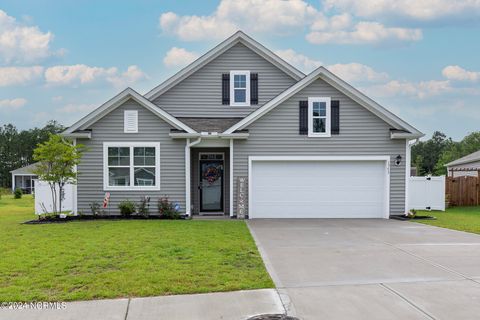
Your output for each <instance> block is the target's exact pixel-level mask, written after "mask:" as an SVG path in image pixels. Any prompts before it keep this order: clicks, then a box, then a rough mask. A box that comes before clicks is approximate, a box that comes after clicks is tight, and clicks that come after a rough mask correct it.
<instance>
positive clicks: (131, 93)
mask: <svg viewBox="0 0 480 320" xmlns="http://www.w3.org/2000/svg"><path fill="white" fill-rule="evenodd" d="M128 99H133V100H134V101H136V102H138V103H139V104H140V105H141V106H143V107H145V108H146V109H147V110H149V111H151V112H152V113H154V114H155V115H157V116H158V117H159V118H161V119H163V120H164V121H165V122H167V123H168V124H170V125H171V126H173V127H174V128H176V129H179V130H184V131H186V132H187V133H197V132H196V131H195V130H193V129H192V128H190V127H189V126H187V125H186V124H184V123H183V122H181V121H180V120H178V119H177V118H175V117H174V116H172V115H170V114H169V113H167V112H165V111H164V110H162V109H161V108H160V107H158V106H156V105H154V104H153V103H151V102H150V101H148V100H147V99H145V97H143V96H142V95H140V94H139V93H138V92H136V91H135V90H133V89H132V88H127V89H125V90H123V91H122V92H120V93H119V94H117V95H116V96H115V97H113V98H112V99H110V100H108V101H107V102H105V103H104V104H102V105H101V106H100V107H98V108H97V109H95V110H94V111H92V112H90V113H89V114H88V115H86V116H85V117H83V118H82V119H80V120H79V121H77V122H75V123H74V124H73V125H72V126H70V127H69V128H68V129H67V130H65V131H64V132H63V133H62V134H63V135H67V136H68V135H71V134H72V133H73V132H74V131H76V130H81V129H84V128H88V127H89V126H91V125H92V124H93V123H95V122H97V121H98V120H100V119H101V118H102V117H104V116H105V115H107V114H108V113H110V112H112V111H113V110H115V109H116V108H118V107H119V106H121V105H122V104H123V103H124V102H126V101H127V100H128Z"/></svg>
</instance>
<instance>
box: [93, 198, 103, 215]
mask: <svg viewBox="0 0 480 320" xmlns="http://www.w3.org/2000/svg"><path fill="white" fill-rule="evenodd" d="M101 208H102V206H101V205H100V203H98V202H96V201H95V202H92V203H90V210H91V212H92V215H94V216H102V215H104V213H105V211H103V209H101Z"/></svg>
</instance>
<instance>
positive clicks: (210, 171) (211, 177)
mask: <svg viewBox="0 0 480 320" xmlns="http://www.w3.org/2000/svg"><path fill="white" fill-rule="evenodd" d="M220 175H221V171H220V170H219V169H218V168H217V167H214V166H211V167H208V168H207V169H206V170H205V171H204V172H203V179H205V180H207V181H208V183H209V184H212V183H214V182H215V181H217V180H218V179H219V178H220Z"/></svg>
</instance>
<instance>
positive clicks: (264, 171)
mask: <svg viewBox="0 0 480 320" xmlns="http://www.w3.org/2000/svg"><path fill="white" fill-rule="evenodd" d="M251 178H252V181H251V183H252V185H251V188H252V195H251V196H252V199H251V206H252V207H251V210H250V217H251V218H372V217H376V218H381V217H383V216H384V213H385V206H386V204H385V162H383V161H340V162H339V161H337V162H333V161H258V162H253V163H252V174H251Z"/></svg>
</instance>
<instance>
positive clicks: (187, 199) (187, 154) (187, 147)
mask: <svg viewBox="0 0 480 320" xmlns="http://www.w3.org/2000/svg"><path fill="white" fill-rule="evenodd" d="M201 141H202V138H201V137H199V138H198V139H197V140H195V141H193V142H192V143H190V138H187V142H186V144H185V213H186V215H187V216H191V215H192V212H191V210H192V208H191V207H192V199H191V180H190V148H191V147H193V146H194V145H196V144H199V143H200V142H201Z"/></svg>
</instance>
